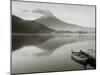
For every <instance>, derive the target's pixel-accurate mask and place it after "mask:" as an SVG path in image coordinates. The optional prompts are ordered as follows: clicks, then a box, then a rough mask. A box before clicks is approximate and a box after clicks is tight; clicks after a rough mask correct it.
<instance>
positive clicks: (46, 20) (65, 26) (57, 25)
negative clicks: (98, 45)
mask: <svg viewBox="0 0 100 75" xmlns="http://www.w3.org/2000/svg"><path fill="white" fill-rule="evenodd" d="M34 12H35V13H39V14H43V15H44V16H42V17H40V18H38V19H36V20H35V21H36V22H38V23H41V24H44V25H45V26H47V27H49V28H52V29H54V30H57V31H59V30H64V31H88V32H93V31H95V29H94V28H89V27H82V26H78V25H75V24H70V23H67V22H63V21H61V20H60V19H58V18H57V17H55V16H54V15H53V14H52V13H51V12H50V11H43V10H35V11H34Z"/></svg>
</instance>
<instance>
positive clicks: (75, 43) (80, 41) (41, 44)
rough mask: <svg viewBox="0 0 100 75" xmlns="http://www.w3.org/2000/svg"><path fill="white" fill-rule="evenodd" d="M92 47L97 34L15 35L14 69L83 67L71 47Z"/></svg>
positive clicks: (93, 47)
mask: <svg viewBox="0 0 100 75" xmlns="http://www.w3.org/2000/svg"><path fill="white" fill-rule="evenodd" d="M90 48H92V49H94V50H95V35H94V34H66V35H60V34H59V35H50V34H45V35H34V34H31V35H12V73H30V72H46V71H63V70H66V71H68V70H82V69H84V68H83V65H81V64H79V63H77V62H75V61H73V60H72V59H71V50H72V49H73V50H74V51H79V50H80V49H81V50H87V49H90ZM87 69H93V67H91V66H90V65H88V66H87Z"/></svg>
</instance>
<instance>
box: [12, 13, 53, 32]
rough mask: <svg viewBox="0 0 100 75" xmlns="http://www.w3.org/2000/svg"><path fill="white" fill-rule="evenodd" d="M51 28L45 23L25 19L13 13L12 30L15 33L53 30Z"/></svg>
mask: <svg viewBox="0 0 100 75" xmlns="http://www.w3.org/2000/svg"><path fill="white" fill-rule="evenodd" d="M52 31H54V30H53V29H50V28H48V27H46V26H44V25H43V24H40V23H37V22H35V21H25V20H22V19H21V18H19V17H17V16H14V15H12V32H13V33H41V32H52Z"/></svg>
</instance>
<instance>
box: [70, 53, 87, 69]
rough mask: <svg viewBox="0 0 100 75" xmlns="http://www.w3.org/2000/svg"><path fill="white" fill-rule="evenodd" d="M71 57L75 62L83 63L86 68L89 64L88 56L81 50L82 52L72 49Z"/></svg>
mask: <svg viewBox="0 0 100 75" xmlns="http://www.w3.org/2000/svg"><path fill="white" fill-rule="evenodd" d="M71 58H72V60H74V61H75V62H77V63H79V64H81V65H83V67H84V69H86V66H87V64H88V57H87V56H85V55H84V54H82V53H81V51H80V52H73V51H72V54H71Z"/></svg>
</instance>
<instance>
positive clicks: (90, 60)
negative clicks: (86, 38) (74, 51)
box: [80, 50, 96, 68]
mask: <svg viewBox="0 0 100 75" xmlns="http://www.w3.org/2000/svg"><path fill="white" fill-rule="evenodd" d="M80 52H81V53H82V54H84V55H86V56H87V57H88V64H90V66H92V67H93V68H96V57H95V52H94V51H93V50H90V51H87V52H86V51H80Z"/></svg>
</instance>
